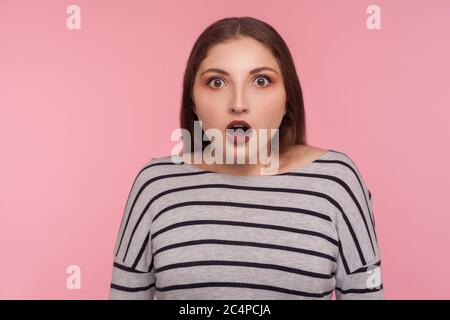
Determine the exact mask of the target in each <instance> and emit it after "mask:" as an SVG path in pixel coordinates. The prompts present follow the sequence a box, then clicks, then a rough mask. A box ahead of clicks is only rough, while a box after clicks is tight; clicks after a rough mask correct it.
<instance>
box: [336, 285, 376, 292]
mask: <svg viewBox="0 0 450 320" xmlns="http://www.w3.org/2000/svg"><path fill="white" fill-rule="evenodd" d="M336 290H337V291H339V292H340V293H342V294H350V293H359V294H362V293H373V292H378V291H381V290H383V285H382V284H381V285H380V286H379V287H378V288H372V289H371V288H366V289H347V290H343V289H341V288H338V287H336Z"/></svg>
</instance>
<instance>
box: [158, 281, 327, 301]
mask: <svg viewBox="0 0 450 320" xmlns="http://www.w3.org/2000/svg"><path fill="white" fill-rule="evenodd" d="M207 287H222V288H223V287H231V288H246V289H259V290H269V291H276V292H281V293H287V294H293V295H298V296H304V297H316V298H321V297H325V296H328V295H330V294H331V293H332V292H333V291H327V292H322V293H313V292H305V291H299V290H292V289H286V288H280V287H275V286H268V285H262V284H254V283H240V282H202V283H189V284H179V285H172V286H167V287H156V290H157V291H170V290H182V289H196V288H207ZM231 298H232V297H230V299H231Z"/></svg>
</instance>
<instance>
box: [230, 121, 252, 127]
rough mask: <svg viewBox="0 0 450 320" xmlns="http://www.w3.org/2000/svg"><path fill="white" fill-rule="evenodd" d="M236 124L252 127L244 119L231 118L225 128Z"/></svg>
mask: <svg viewBox="0 0 450 320" xmlns="http://www.w3.org/2000/svg"><path fill="white" fill-rule="evenodd" d="M238 124H240V125H243V126H246V127H247V128H248V129H251V128H252V126H251V125H250V124H249V123H248V122H247V121H244V120H233V121H231V122H230V123H229V124H228V125H227V129H230V128H231V127H232V126H234V125H238Z"/></svg>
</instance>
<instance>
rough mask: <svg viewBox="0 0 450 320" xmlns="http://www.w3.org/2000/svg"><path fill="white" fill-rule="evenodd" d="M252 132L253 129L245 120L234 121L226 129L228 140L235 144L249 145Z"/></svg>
mask: <svg viewBox="0 0 450 320" xmlns="http://www.w3.org/2000/svg"><path fill="white" fill-rule="evenodd" d="M252 132H253V130H252V127H251V126H250V125H249V124H248V123H247V122H246V121H243V120H233V121H231V122H230V123H229V124H228V125H227V128H226V136H227V140H228V141H230V142H231V143H233V144H242V143H247V142H248V141H249V140H250V137H251V135H252Z"/></svg>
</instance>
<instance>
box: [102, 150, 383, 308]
mask: <svg viewBox="0 0 450 320" xmlns="http://www.w3.org/2000/svg"><path fill="white" fill-rule="evenodd" d="M140 169H141V170H140V171H139V172H138V174H137V176H136V178H135V180H134V182H133V184H132V187H131V190H130V193H129V196H128V200H127V202H126V205H125V210H124V213H123V217H122V221H121V224H120V227H119V230H118V234H117V240H116V245H115V248H114V252H113V255H112V256H113V259H112V260H113V266H112V279H111V286H110V293H109V299H148V300H153V299H157V300H160V299H220V300H225V299H227V300H230V299H235V300H241V299H277V300H285V299H332V297H333V293H334V294H335V297H336V299H337V300H343V299H384V293H383V284H382V277H381V260H380V258H381V256H380V250H379V246H378V241H377V236H376V232H375V219H374V213H373V211H372V195H371V193H370V191H369V189H368V187H367V186H366V184H365V182H364V180H363V178H362V176H361V173H360V171H359V169H358V168H357V166H356V164H355V162H354V161H352V159H351V158H350V157H349V156H348V155H347V154H345V153H343V152H339V151H335V150H331V149H328V150H327V151H326V152H325V153H324V154H322V156H321V157H320V158H318V159H316V160H315V161H313V162H311V163H308V164H306V165H304V166H302V167H300V168H297V169H294V170H291V171H289V172H286V173H281V174H275V175H261V176H236V175H228V174H222V173H217V172H212V171H207V170H204V169H200V168H198V167H195V166H193V165H191V164H189V163H185V162H181V163H175V162H172V160H171V157H170V156H163V157H157V158H152V159H151V160H150V161H149V162H148V163H146V164H145V165H144V166H142V168H140Z"/></svg>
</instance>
